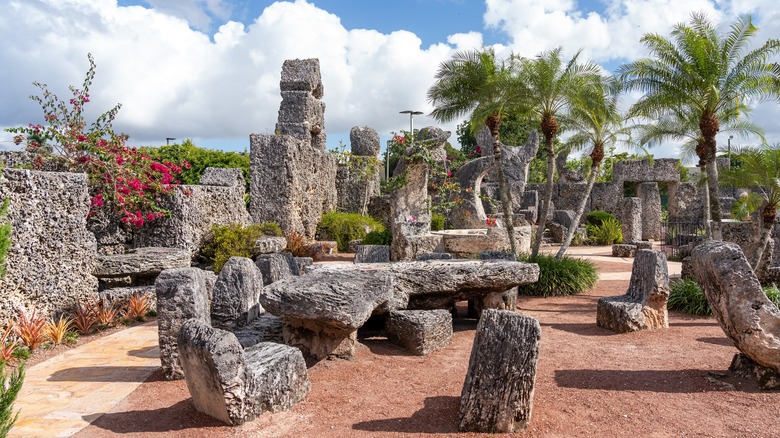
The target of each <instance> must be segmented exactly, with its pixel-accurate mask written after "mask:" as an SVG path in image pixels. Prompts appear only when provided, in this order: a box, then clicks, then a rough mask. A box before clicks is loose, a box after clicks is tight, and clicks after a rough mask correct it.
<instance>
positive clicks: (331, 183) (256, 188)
mask: <svg viewBox="0 0 780 438" xmlns="http://www.w3.org/2000/svg"><path fill="white" fill-rule="evenodd" d="M280 88H281V94H282V103H281V105H280V107H279V120H278V123H277V125H276V132H277V133H278V134H275V135H270V134H262V135H261V134H252V135H250V136H249V143H250V162H251V163H250V168H251V175H250V193H251V197H250V199H251V201H250V206H249V210H250V214H251V216H252V220H253V221H254V222H269V221H273V222H277V223H278V224H279V226H280V227H281V228H282V230H283V231H284V232H286V233H289V232H291V231H297V232H299V233H302V234H304V235H305V236H306V237H307V238H308V239H314V235H315V233H316V231H317V224H318V223H319V221H320V218H321V217H322V214H323V213H324V212H326V211H330V210H333V209H334V208H335V207H336V193H337V192H336V158H335V157H334V156H333V154H331V153H329V152H328V151H327V150H326V144H325V131H324V129H325V128H324V112H325V104H324V103H322V101H321V100H320V99H321V98H322V95H323V86H322V80H321V78H320V66H319V60H317V59H304V60H299V59H296V60H287V61H285V62H284V65H283V66H282V79H281V82H280Z"/></svg>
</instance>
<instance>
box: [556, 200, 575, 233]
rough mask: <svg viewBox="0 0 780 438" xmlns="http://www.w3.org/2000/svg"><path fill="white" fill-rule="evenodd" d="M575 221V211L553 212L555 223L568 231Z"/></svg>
mask: <svg viewBox="0 0 780 438" xmlns="http://www.w3.org/2000/svg"><path fill="white" fill-rule="evenodd" d="M581 198H582V197H580V199H581ZM573 221H574V210H555V211H554V212H553V222H556V223H558V224H561V225H563V226H564V227H566V228H567V229H568V228H571V225H572V222H573ZM577 225H579V224H577ZM575 226H576V225H575Z"/></svg>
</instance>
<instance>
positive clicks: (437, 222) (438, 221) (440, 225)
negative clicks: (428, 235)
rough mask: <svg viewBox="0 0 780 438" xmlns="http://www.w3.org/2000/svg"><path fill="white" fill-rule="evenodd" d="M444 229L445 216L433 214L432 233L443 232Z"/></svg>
mask: <svg viewBox="0 0 780 438" xmlns="http://www.w3.org/2000/svg"><path fill="white" fill-rule="evenodd" d="M443 229H444V215H442V214H438V213H433V214H432V215H431V231H441V230H443Z"/></svg>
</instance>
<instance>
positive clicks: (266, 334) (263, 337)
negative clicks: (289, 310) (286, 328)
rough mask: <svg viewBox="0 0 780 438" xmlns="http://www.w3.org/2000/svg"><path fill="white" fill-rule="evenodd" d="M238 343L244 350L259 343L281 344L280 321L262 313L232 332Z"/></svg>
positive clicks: (275, 317)
mask: <svg viewBox="0 0 780 438" xmlns="http://www.w3.org/2000/svg"><path fill="white" fill-rule="evenodd" d="M232 332H233V334H234V335H236V338H237V339H238V342H239V343H240V344H241V346H242V347H244V348H249V347H251V346H253V345H256V344H259V343H261V342H276V343H277V344H281V343H283V342H284V341H283V339H282V320H281V319H280V318H279V317H277V316H274V315H271V314H270V313H263V314H261V315H260V316H258V317H257V318H256V319H255V320H254V321H252V322H251V323H249V324H248V325H245V326H243V327H238V328H236V329H234V330H232Z"/></svg>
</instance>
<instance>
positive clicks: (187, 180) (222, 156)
mask: <svg viewBox="0 0 780 438" xmlns="http://www.w3.org/2000/svg"><path fill="white" fill-rule="evenodd" d="M139 150H140V151H141V152H142V153H144V154H146V155H149V156H150V157H152V159H154V160H157V161H160V162H163V161H172V162H174V163H178V162H180V161H181V160H187V162H188V163H190V165H191V167H190V168H189V169H183V170H182V172H181V175H179V179H180V180H181V183H182V184H198V181H200V177H201V176H203V171H204V170H206V168H207V167H223V168H238V169H241V171H242V172H243V174H244V181H245V185H246V187H247V188H248V187H249V154H248V153H246V151H244V152H243V153H242V152H225V151H219V150H212V149H205V148H201V147H198V146H195V145H194V144H192V141H191V140H189V139H187V140H185V141H184V143H182V144H172V145H165V146H159V147H153V146H144V147H142V148H140V149H139Z"/></svg>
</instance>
